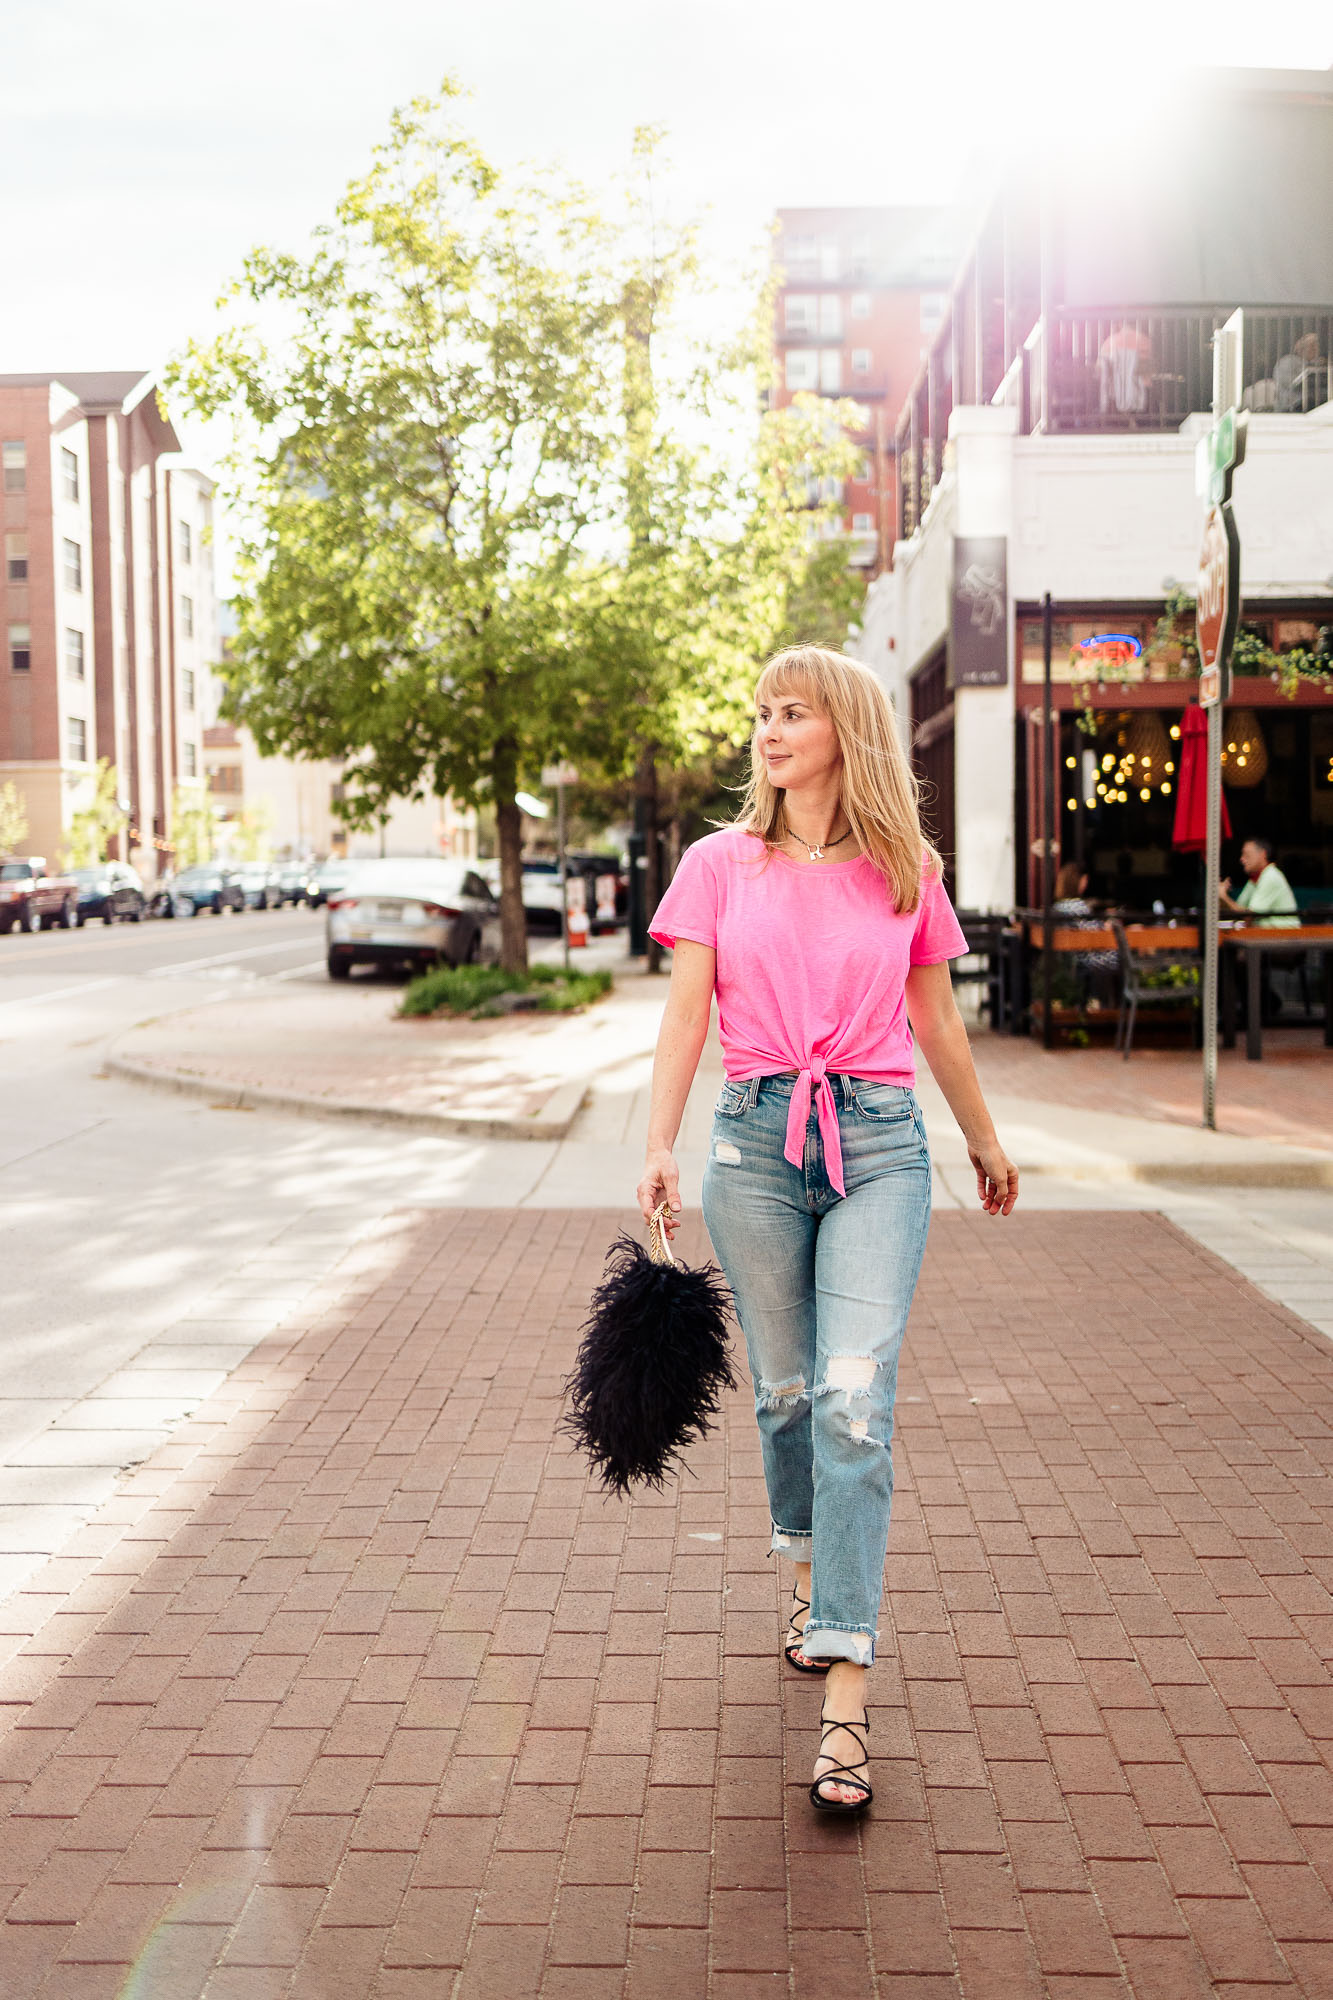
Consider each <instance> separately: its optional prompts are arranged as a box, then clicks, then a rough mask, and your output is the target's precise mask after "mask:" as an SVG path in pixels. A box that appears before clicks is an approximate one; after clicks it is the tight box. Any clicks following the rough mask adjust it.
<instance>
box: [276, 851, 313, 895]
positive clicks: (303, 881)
mask: <svg viewBox="0 0 1333 2000" xmlns="http://www.w3.org/2000/svg"><path fill="white" fill-rule="evenodd" d="M314 873H315V870H314V865H313V863H311V862H309V861H282V862H279V864H278V901H279V902H280V903H312V904H313V902H314V901H315V895H314V890H313V887H312V883H313V878H314Z"/></svg>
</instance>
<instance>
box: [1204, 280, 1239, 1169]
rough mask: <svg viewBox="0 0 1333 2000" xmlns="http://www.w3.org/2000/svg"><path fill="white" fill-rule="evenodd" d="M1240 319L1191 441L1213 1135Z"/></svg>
mask: <svg viewBox="0 0 1333 2000" xmlns="http://www.w3.org/2000/svg"><path fill="white" fill-rule="evenodd" d="M1243 337H1244V319H1243V315H1242V314H1241V313H1240V312H1239V311H1237V312H1234V313H1232V315H1231V318H1230V319H1229V320H1228V321H1227V323H1226V325H1225V326H1223V327H1219V329H1218V331H1217V332H1216V333H1215V334H1214V335H1213V427H1212V429H1211V431H1209V433H1208V435H1207V437H1206V438H1201V439H1200V441H1199V457H1198V461H1197V472H1198V484H1199V488H1200V491H1201V493H1202V494H1203V496H1204V498H1205V499H1206V500H1207V502H1208V513H1207V517H1206V519H1205V521H1204V530H1203V549H1202V552H1201V554H1200V557H1199V595H1198V602H1197V607H1196V624H1197V631H1198V640H1199V706H1200V707H1201V708H1202V709H1203V710H1204V712H1205V714H1206V715H1207V717H1208V736H1207V747H1206V755H1207V758H1208V768H1207V773H1206V778H1207V784H1206V790H1205V794H1204V796H1205V814H1204V866H1203V913H1202V916H1203V974H1202V977H1203V991H1202V993H1201V994H1200V1003H1201V1006H1202V1011H1203V1122H1204V1124H1205V1126H1206V1127H1207V1128H1208V1130H1209V1131H1210V1132H1215V1131H1216V1130H1217V940H1218V919H1219V915H1220V912H1219V909H1218V903H1219V900H1220V898H1219V893H1218V892H1219V889H1220V887H1221V876H1222V704H1223V702H1224V701H1225V700H1226V699H1227V697H1228V695H1229V694H1230V693H1231V649H1232V646H1233V645H1234V643H1235V638H1236V626H1237V624H1238V622H1239V619H1240V536H1239V534H1238V533H1237V530H1236V523H1235V519H1234V517H1233V515H1232V512H1231V480H1232V475H1233V473H1234V472H1235V469H1236V467H1237V466H1238V465H1239V464H1240V463H1241V461H1242V459H1243V458H1244V456H1245V425H1246V419H1245V415H1244V412H1243V411H1242V410H1241V408H1240V399H1241V389H1242V382H1243V376H1242V372H1241V349H1242V343H1243Z"/></svg>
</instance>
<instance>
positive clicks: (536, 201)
mask: <svg viewBox="0 0 1333 2000" xmlns="http://www.w3.org/2000/svg"><path fill="white" fill-rule="evenodd" d="M457 95H458V93H457V90H456V88H455V87H454V86H453V85H452V84H446V85H445V87H444V89H443V90H442V92H441V94H440V96H439V98H438V99H434V100H425V99H421V100H416V101H414V102H413V103H412V104H411V105H410V106H409V107H407V109H406V110H404V111H402V112H400V113H398V114H396V115H395V117H394V119H393V122H392V126H391V130H390V134H389V137H388V139H387V141H386V142H385V144H384V145H383V146H381V147H380V148H378V149H377V151H376V153H375V155H374V157H373V161H372V165H371V168H370V171H369V173H368V174H367V175H366V176H365V177H364V178H363V179H361V180H359V181H357V182H354V183H353V184H352V186H351V187H349V189H348V190H347V193H346V194H345V196H344V197H343V199H342V201H341V202H340V203H339V205H338V208H337V211H336V216H335V221H334V223H333V224H332V225H331V226H330V227H329V228H327V229H325V230H323V231H321V232H319V233H318V234H317V236H316V239H315V242H314V245H313V248H312V250H311V253H310V254H309V256H308V257H306V258H305V259H299V258H296V257H293V256H287V255H282V254H279V253H276V252H273V251H268V250H257V251H255V252H254V253H253V254H252V255H251V256H250V257H249V258H248V259H247V261H246V264H245V266H244V270H243V273H242V276H241V278H240V279H239V281H238V282H237V284H236V285H235V286H234V287H233V288H232V291H231V293H230V294H229V295H228V299H227V300H226V301H224V305H225V306H226V308H227V317H226V319H225V321H224V324H223V327H222V330H221V331H220V332H219V333H218V334H217V336H216V337H215V338H214V339H213V340H211V341H210V342H208V343H206V344H202V345H200V344H192V345H191V346H190V347H189V348H188V349H187V350H186V352H185V353H184V355H183V356H182V357H180V359H179V361H178V362H177V363H175V364H174V365H173V367H172V369H171V370H169V371H168V383H169V384H170V385H173V386H175V387H177V388H179V389H180V390H181V391H182V392H183V394H184V395H185V397H186V398H187V400H188V401H189V402H190V403H191V404H192V405H193V406H194V407H195V408H196V409H197V410H198V411H199V412H200V413H201V414H203V415H205V416H215V415H217V414H219V413H222V412H225V413H227V414H229V415H230V417H231V419H232V422H233V427H234V448H233V452H232V455H231V461H230V480H231V484H232V486H233V487H234V489H236V491H237V492H238V493H239V494H240V495H242V496H243V498H244V501H245V503H246V504H247V506H248V510H249V513H248V522H247V524H246V529H245V533H244V537H243V544H242V548H241V552H240V561H239V565H238V573H239V581H240V592H239V597H238V601H237V610H238V618H239V629H238V633H237V636H236V640H235V643H234V647H233V653H232V658H231V660H230V662H229V663H228V664H227V665H226V666H225V667H224V668H223V674H224V677H225V679H226V681H227V687H228V692H227V698H226V713H227V714H228V715H229V716H230V718H231V719H233V720H235V721H238V722H242V723H244V724H245V725H246V726H247V727H248V728H249V729H250V730H251V732H252V734H253V735H254V737H255V739H256V742H257V743H258V745H259V747H260V749H261V751H264V752H266V753H269V754H273V753H283V754H287V755H293V756H298V757H311V758H331V759H336V760H339V761H341V762H342V765H343V787H344V791H343V799H342V802H341V804H340V807H339V811H340V814H341V816H342V817H343V818H344V819H345V820H346V821H347V823H348V824H350V825H362V826H365V825H372V824H374V823H375V822H376V821H378V820H380V819H382V818H383V816H384V815H385V814H386V813H387V811H388V809H389V806H390V803H391V801H392V800H393V799H394V798H395V797H399V796H408V797H411V796H420V795H421V794H422V793H423V792H427V791H429V792H432V793H435V794H443V793H444V792H452V793H453V794H454V796H455V797H457V798H458V799H459V800H460V801H462V802H464V803H468V804H473V805H477V806H479V807H486V806H489V808H490V809H491V810H493V812H494V814H495V822H496V829H497V840H498V846H499V850H500V860H501V905H502V930H503V958H504V963H505V965H506V966H507V967H508V968H509V969H521V968H522V966H523V965H524V964H525V962H526V935H525V925H524V920H523V909H522V883H521V843H522V832H521V819H520V812H519V808H518V805H517V802H516V797H515V794H516V792H517V791H518V790H519V789H521V788H524V787H526V788H529V789H531V788H532V787H533V786H535V785H536V783H537V781H538V777H539V773H540V769H541V766H542V764H544V763H546V762H548V761H550V760H551V759H552V758H554V757H556V756H564V757H571V758H573V759H574V761H575V762H577V763H578V764H579V765H580V768H586V769H588V770H589V771H590V773H594V774H596V775H597V776H599V777H601V778H614V777H617V776H622V777H623V776H624V775H626V774H627V773H628V772H629V771H631V770H634V769H636V768H637V769H638V771H639V772H640V774H641V782H644V783H655V772H656V767H657V761H658V759H659V757H660V758H663V759H665V760H667V761H668V762H671V763H677V762H688V761H690V760H691V759H692V758H698V757H700V756H703V755H706V754H708V752H709V751H710V749H712V748H715V747H716V746H717V745H718V744H719V743H722V742H728V741H732V740H735V739H736V738H737V736H738V734H739V736H741V737H743V735H744V734H745V731H746V729H747V728H748V716H746V715H745V713H744V709H745V702H744V695H745V693H746V691H747V686H748V682H749V681H750V680H751V679H752V674H753V663H754V660H755V658H756V656H757V654H759V653H761V652H762V651H764V650H766V649H767V647H768V646H769V645H770V644H771V643H772V640H773V636H774V635H775V634H780V633H781V632H782V631H784V630H785V629H786V627H787V623H788V614H789V609H790V605H791V603H792V602H793V601H794V599H793V595H792V593H793V592H797V591H799V590H800V589H801V588H803V587H805V585H807V584H808V583H809V581H810V580H811V579H812V578H815V577H816V576H823V575H824V574H825V573H826V572H828V573H829V574H830V575H831V574H832V571H833V570H834V569H835V568H836V567H837V565H838V561H839V558H838V554H837V552H836V551H831V550H830V548H829V546H828V545H827V544H826V543H825V542H822V541H821V539H820V532H819V531H820V529H821V527H822V526H823V525H825V518H826V516H827V513H828V510H827V508H826V507H824V506H823V504H822V503H821V501H820V499H819V492H820V490H821V489H820V487H819V485H818V481H819V479H820V478H821V477H822V476H826V475H827V474H828V473H831V472H832V471H834V470H835V469H836V466H837V465H838V464H839V463H840V462H841V459H840V454H841V455H842V456H843V457H846V458H847V460H848V462H850V457H851V453H850V448H849V447H845V446H843V445H842V444H841V442H840V440H839V439H838V438H837V437H836V436H831V435H830V432H829V427H828V422H829V420H828V411H827V408H826V406H823V405H820V406H818V407H817V408H814V407H812V408H809V409H798V410H795V411H783V412H774V413H771V414H770V416H769V417H766V418H765V419H764V420H763V422H762V423H761V424H760V425H759V433H760V445H759V450H758V454H757V455H756V453H755V450H754V435H755V428H756V427H755V419H754V406H755V378H754V372H753V366H752V363H751V359H750V357H748V356H746V357H743V358H742V359H740V360H739V361H738V360H737V358H736V357H735V356H719V355H718V354H716V353H712V352H708V351H705V349H706V343H699V342H697V341H696V342H695V343H694V346H693V348H691V347H690V344H689V342H684V343H680V342H677V346H678V347H679V349H680V352H682V353H684V354H685V355H686V359H685V360H684V362H683V363H682V364H681V365H680V366H678V367H677V368H676V370H675V373H674V374H672V375H671V376H670V379H669V380H667V381H666V382H665V383H663V382H662V380H660V379H659V372H658V365H657V350H656V348H655V345H654V343H655V341H656V340H657V338H658V335H659V332H660V331H661V330H662V328H663V326H664V315H669V313H670V310H671V309H672V308H673V306H674V305H675V304H677V303H679V302H682V301H684V300H685V299H686V298H687V295H688V297H689V299H690V300H692V302H693V303H694V305H695V306H696V308H697V306H698V304H699V302H700V301H701V300H704V299H706V297H707V286H706V284H702V283H700V282H699V280H698V274H697V270H696V266H695V262H694V257H693V249H692V245H691V244H690V243H689V241H688V237H687V234H681V235H677V236H674V237H672V236H669V235H667V234H666V233H665V232H663V231H662V230H661V228H660V227H659V224H658V222H657V219H656V217H655V215H654V212H653V196H652V186H651V171H650V170H651V159H652V153H653V148H654V144H655V141H654V138H653V135H651V134H649V135H644V136H643V137H642V138H641V140H640V141H639V143H638V153H639V166H638V170H637V179H636V181H635V182H633V183H632V184H631V186H632V192H631V197H630V202H629V213H628V216H627V217H622V218H619V219H618V222H617V223H616V224H614V225H613V224H608V223H607V222H606V220H605V219H604V218H603V217H602V216H600V215H599V214H597V213H595V212H594V211H593V209H592V208H591V207H590V205H589V204H588V202H587V201H586V199H585V198H584V197H582V196H581V195H579V194H577V193H576V192H572V191H570V190H568V189H561V188H560V187H557V186H556V185H555V184H554V183H552V182H550V181H546V182H540V183H527V184H524V185H521V186H516V187H515V188H513V189H512V190H502V188H501V186H500V183H499V180H498V177H497V175H496V173H495V171H494V170H493V169H492V168H491V167H490V165H489V164H488V163H487V162H486V161H485V160H484V158H483V157H482V156H481V154H480V153H479V152H478V151H477V149H476V147H475V146H474V145H473V144H472V142H471V141H470V140H469V139H468V138H467V137H466V136H465V135H464V134H463V133H461V132H460V131H459V129H458V127H457V125H456V122H455V116H454V100H455V98H456V97H457ZM691 287H693V290H691ZM261 326H262V331H261ZM671 331H672V332H673V333H674V331H675V329H674V328H673V329H671ZM719 440H721V442H720V441H719ZM812 480H813V481H814V482H815V485H814V489H813V498H812V487H811V482H812Z"/></svg>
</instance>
